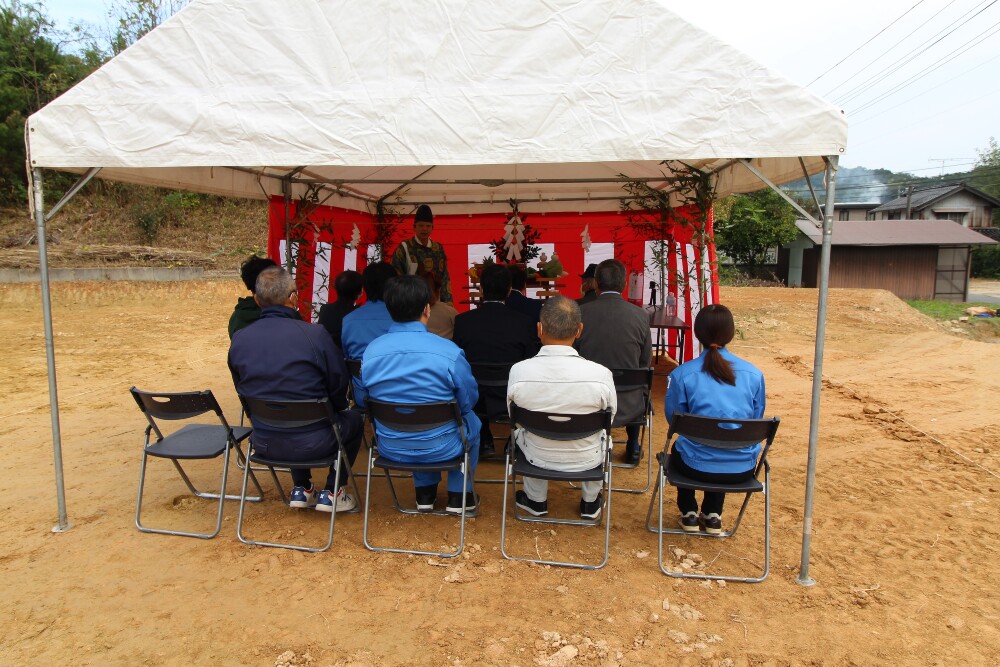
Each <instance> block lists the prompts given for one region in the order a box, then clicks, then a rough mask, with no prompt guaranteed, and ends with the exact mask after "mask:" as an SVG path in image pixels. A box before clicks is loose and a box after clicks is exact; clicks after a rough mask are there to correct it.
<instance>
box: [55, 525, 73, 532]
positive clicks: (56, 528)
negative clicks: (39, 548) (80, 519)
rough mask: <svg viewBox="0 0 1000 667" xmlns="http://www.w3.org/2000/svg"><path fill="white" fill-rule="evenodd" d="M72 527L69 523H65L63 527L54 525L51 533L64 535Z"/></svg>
mask: <svg viewBox="0 0 1000 667" xmlns="http://www.w3.org/2000/svg"><path fill="white" fill-rule="evenodd" d="M72 527H73V524H71V523H67V524H66V525H64V526H60V525H55V526H52V532H53V533H65V532H68V531H69V530H70V529H71V528H72Z"/></svg>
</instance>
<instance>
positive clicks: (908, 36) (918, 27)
mask: <svg viewBox="0 0 1000 667" xmlns="http://www.w3.org/2000/svg"><path fill="white" fill-rule="evenodd" d="M955 1H956V0H951V2H949V3H948V4H947V5H945V6H944V7H942V8H941V9H939V10H937V11H936V12H934V14H932V15H931V17H930V18H928V19H927V20H926V21H924V22H923V23H921V24H920V25H918V26H917V27H916V28H914V29H913V30H911V31H910V32H908V33H907V34H906V35H905V36H904V37H903V38H902V39H900V40H898V41H897V42H896V43H895V44H893V45H892V46H890V47H889V48H888V49H886V50H885V51H883V52H882V53H880V54H879V55H878V56H876V57H875V58H874V59H872V60H871V61H870V62H869V63H868V64H867V65H865V66H864V67H862V68H861V69H859V70H858V71H857V72H855V73H854V74H852V75H851V76H849V77H847V78H846V79H844V80H843V81H841V82H840V83H838V84H837V85H836V86H834V87H833V88H831V89H830V90H828V91H826V93H825V94H824V97H830V96H831V95H833V93H835V92H836V91H837V89H838V88H840V87H841V86H843V85H844V84H846V83H848V82H849V81H850V80H851V79H854V78H856V77H858V76H859V75H860V74H861V73H862V72H864V71H865V70H866V69H868V68H869V67H871V66H872V65H874V64H875V63H877V62H878V61H879V60H881V59H882V58H884V57H885V56H887V55H889V53H891V52H892V50H893V49H895V48H896V47H897V46H899V45H900V44H902V43H903V42H905V41H906V40H908V39H909V38H910V37H912V36H913V35H914V33H916V32H917V31H918V30H920V29H921V28H923V27H924V26H925V25H927V24H928V23H930V22H931V21H933V20H934V19H935V18H937V16H938V15H939V14H941V13H942V12H944V11H945V10H946V9H948V8H949V7H951V6H952V5H953V4H955ZM903 57H904V58H905V57H906V56H903ZM890 67H892V65H890ZM874 76H878V74H875V75H874ZM870 80H871V79H870V78H869V79H868V81H870ZM866 82H867V81H866ZM852 90H853V89H852ZM848 92H851V91H848Z"/></svg>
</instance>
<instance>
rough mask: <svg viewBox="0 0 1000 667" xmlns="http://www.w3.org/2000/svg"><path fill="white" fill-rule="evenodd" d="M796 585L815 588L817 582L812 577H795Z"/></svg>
mask: <svg viewBox="0 0 1000 667" xmlns="http://www.w3.org/2000/svg"><path fill="white" fill-rule="evenodd" d="M795 583H797V584H798V585H799V586H815V585H816V580H815V579H813V578H812V577H805V578H803V577H795Z"/></svg>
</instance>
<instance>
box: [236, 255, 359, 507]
mask: <svg viewBox="0 0 1000 667" xmlns="http://www.w3.org/2000/svg"><path fill="white" fill-rule="evenodd" d="M254 298H255V299H256V300H257V303H258V304H260V307H261V312H260V319H259V320H257V322H256V323H254V325H253V326H252V327H246V328H244V329H240V330H239V331H237V332H236V333H235V334H233V342H232V345H231V346H230V348H229V370H230V372H231V373H232V375H233V384H235V385H236V392H237V393H239V394H241V395H243V396H248V397H250V398H262V399H275V400H287V401H295V400H308V399H320V398H326V399H327V400H328V401H329V402H330V405H332V406H333V408H334V409H335V410H336V411H337V426H338V427H339V429H340V435H341V438H342V439H343V443H344V449H345V450H346V451H345V453H346V454H347V460H348V462H349V463H350V464H353V463H354V460H355V458H357V455H358V449H359V447H360V444H361V426H362V418H361V414H360V413H359V412H357V411H355V410H348V409H347V382H348V379H349V378H350V375H349V374H348V372H347V368H346V367H345V366H344V356H343V355H342V354H341V353H340V350H338V349H337V347H336V346H335V345H334V344H333V340H332V339H331V338H330V335H329V334H328V333H327V331H326V329H324V328H323V327H322V326H321V325H319V324H310V323H308V322H303V321H302V320H301V319H299V317H298V310H297V307H298V294H297V292H296V290H295V281H294V279H293V278H292V276H291V275H290V274H289V273H288V271H285V270H284V269H282V268H278V267H272V268H269V269H265V270H264V271H262V272H261V273H260V276H258V278H257V285H256V290H255V292H254ZM252 419H253V416H252V415H251V420H252ZM250 437H251V441H252V443H253V448H254V450H255V451H256V452H257V453H259V454H261V455H262V456H267V457H269V458H275V459H285V460H288V461H309V460H314V459H319V458H325V457H326V456H328V455H331V454H333V453H335V452H336V451H337V440H336V438H335V437H334V435H333V430H332V429H331V428H330V425H329V424H328V423H326V422H325V421H324V422H319V423H316V424H307V425H305V426H300V427H296V428H275V427H273V426H269V425H267V424H264V423H256V422H255V423H254V424H253V435H251V436H250ZM347 481H348V472H347V470H346V469H342V470H341V471H340V479H339V480H338V479H337V477H336V475H335V472H334V468H333V467H332V466H331V467H330V471H329V474H328V475H327V478H326V485H325V488H323V489H321V490H320V489H316V488H315V487H314V486H313V484H312V481H311V475H310V472H309V470H297V469H293V470H292V483H293V484H294V487H293V488H292V493H291V496H290V498H289V505H290V506H291V507H294V508H298V509H307V508H312V507H314V508H316V509H317V510H319V511H321V512H333V511H337V512H343V511H347V510H351V509H354V507H355V506H356V502H357V501H356V500H355V498H354V497H353V496H351V494H349V493H348V492H347V487H346V484H347Z"/></svg>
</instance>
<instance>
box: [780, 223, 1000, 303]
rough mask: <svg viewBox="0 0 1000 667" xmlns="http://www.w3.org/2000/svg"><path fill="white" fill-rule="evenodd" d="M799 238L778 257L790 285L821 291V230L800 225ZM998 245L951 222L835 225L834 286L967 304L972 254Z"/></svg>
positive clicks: (832, 257)
mask: <svg viewBox="0 0 1000 667" xmlns="http://www.w3.org/2000/svg"><path fill="white" fill-rule="evenodd" d="M796 225H797V226H798V228H799V238H797V239H796V240H795V241H793V242H792V243H790V244H788V245H787V246H785V247H784V248H782V249H781V251H780V252H779V253H778V275H779V276H787V280H786V282H787V284H788V285H789V286H801V287H818V286H819V259H820V244H822V242H823V234H822V230H821V229H818V228H817V227H816V226H815V225H813V224H812V223H811V222H809V221H807V220H799V221H797V222H796ZM992 243H996V242H995V241H993V240H991V239H989V238H987V237H985V236H983V235H982V234H979V233H977V232H974V231H972V230H971V229H967V228H965V227H962V226H961V225H958V224H956V223H954V222H951V221H950V220H880V221H861V220H848V221H836V222H834V223H833V238H832V240H831V249H830V250H831V252H830V287H860V288H869V289H885V290H889V291H890V292H892V293H893V294H895V295H896V296H898V297H899V298H901V299H941V300H944V301H966V300H967V299H968V293H969V266H970V263H969V252H970V250H971V248H972V247H973V246H976V245H984V244H992Z"/></svg>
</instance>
